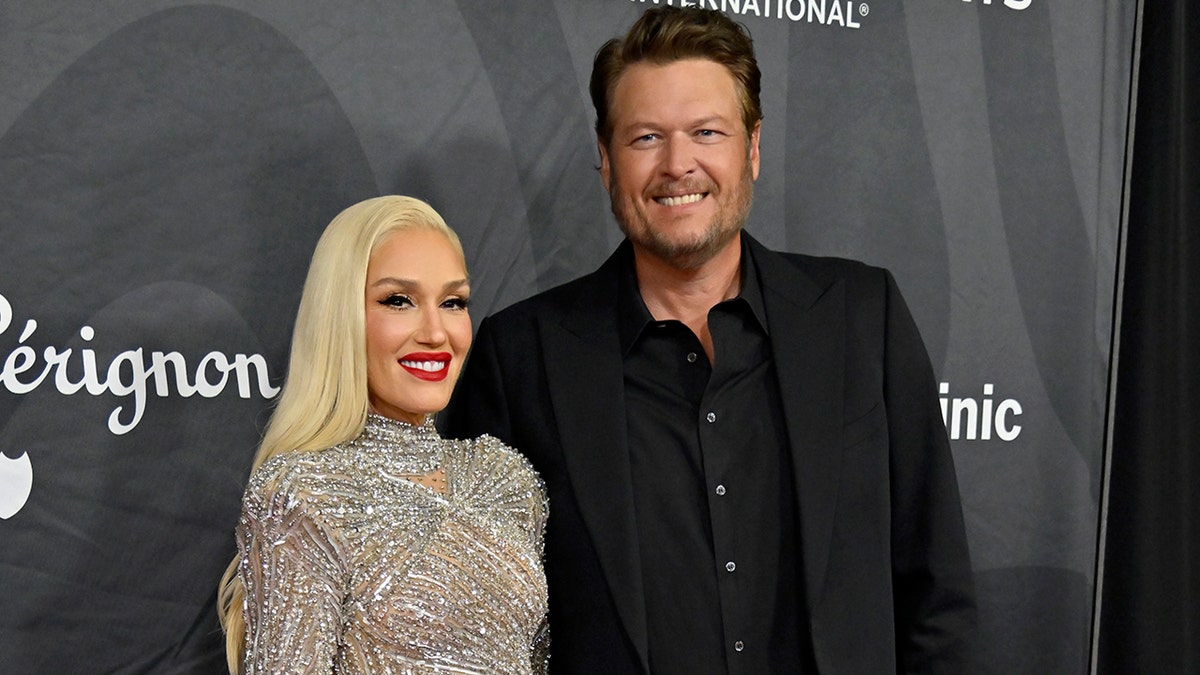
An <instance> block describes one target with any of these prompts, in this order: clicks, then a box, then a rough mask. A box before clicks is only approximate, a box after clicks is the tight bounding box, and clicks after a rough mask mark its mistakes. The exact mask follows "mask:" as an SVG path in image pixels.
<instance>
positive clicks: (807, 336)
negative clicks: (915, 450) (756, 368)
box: [744, 235, 846, 608]
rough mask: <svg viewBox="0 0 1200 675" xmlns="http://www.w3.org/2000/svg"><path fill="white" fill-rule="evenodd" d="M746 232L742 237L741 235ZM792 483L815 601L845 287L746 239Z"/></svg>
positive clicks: (837, 449) (837, 408) (834, 475)
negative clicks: (766, 334)
mask: <svg viewBox="0 0 1200 675" xmlns="http://www.w3.org/2000/svg"><path fill="white" fill-rule="evenodd" d="M744 236H747V237H748V236H749V235H744ZM750 254H751V255H752V256H754V263H755V266H756V267H757V269H758V273H759V281H760V283H761V284H762V288H763V304H764V306H765V309H766V314H767V325H768V328H769V330H770V333H771V344H772V351H773V355H774V358H775V369H776V375H777V377H778V378H779V391H780V396H781V398H782V409H783V415H784V419H785V422H786V426H787V432H788V442H789V445H790V450H791V457H792V471H793V476H794V479H795V486H796V490H795V491H796V500H797V514H798V518H799V523H800V547H801V550H802V552H803V553H802V556H803V563H804V582H805V589H806V593H805V598H806V599H807V602H808V603H809V607H810V608H811V607H813V606H815V605H816V603H817V602H818V601H819V599H820V593H821V581H822V580H823V579H824V578H825V568H826V566H827V564H828V561H829V550H830V546H831V544H832V539H833V521H834V510H835V507H836V502H837V489H838V475H839V472H840V464H841V461H842V458H841V443H840V439H839V435H840V432H841V422H840V421H841V419H842V401H843V400H844V398H843V387H844V377H845V368H844V365H843V363H844V350H845V346H844V344H845V343H844V337H845V335H844V334H845V328H846V325H845V289H844V287H843V286H842V284H841V283H838V282H834V283H830V284H826V285H824V286H822V285H821V284H819V283H817V282H815V281H814V280H813V278H811V277H810V276H808V275H807V274H805V273H804V272H802V271H801V270H800V269H799V268H797V267H796V266H795V265H793V264H792V263H790V262H789V261H788V260H787V259H785V258H784V257H783V256H781V255H779V254H777V253H773V252H771V251H769V250H767V249H766V248H764V247H763V246H762V245H760V244H759V243H758V242H756V241H755V240H754V239H753V238H751V239H750Z"/></svg>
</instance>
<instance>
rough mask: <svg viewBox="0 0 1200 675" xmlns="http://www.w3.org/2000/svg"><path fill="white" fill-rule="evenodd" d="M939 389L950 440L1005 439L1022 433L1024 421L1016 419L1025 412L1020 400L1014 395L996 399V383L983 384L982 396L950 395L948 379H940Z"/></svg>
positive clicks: (1015, 437) (1012, 438) (943, 420)
mask: <svg viewBox="0 0 1200 675" xmlns="http://www.w3.org/2000/svg"><path fill="white" fill-rule="evenodd" d="M938 393H939V394H941V397H940V399H939V400H940V401H941V404H942V423H943V424H945V425H946V430H947V431H948V432H949V433H950V440H952V441H958V440H964V439H965V440H968V441H974V440H976V439H978V440H981V441H990V440H992V437H993V436H995V437H996V438H998V439H1000V440H1002V441H1015V440H1017V436H1020V435H1021V425H1020V424H1017V423H1016V422H1015V419H1016V418H1017V417H1019V416H1020V415H1021V413H1023V412H1024V410H1023V409H1022V408H1021V402H1020V401H1018V400H1017V399H1015V398H1006V399H1004V400H1002V401H999V402H997V401H996V400H995V399H994V398H993V397H994V396H995V393H996V387H995V385H992V384H990V383H989V384H985V385H983V398H982V399H976V398H973V397H958V396H955V397H951V396H950V383H949V382H942V383H940V384H939V385H938Z"/></svg>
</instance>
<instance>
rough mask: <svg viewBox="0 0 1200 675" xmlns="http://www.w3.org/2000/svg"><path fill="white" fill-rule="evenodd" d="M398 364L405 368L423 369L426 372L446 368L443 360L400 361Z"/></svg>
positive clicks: (434, 371)
mask: <svg viewBox="0 0 1200 675" xmlns="http://www.w3.org/2000/svg"><path fill="white" fill-rule="evenodd" d="M400 365H402V366H404V367H405V368H416V369H417V370H424V371H425V372H427V373H436V372H438V371H439V370H445V368H446V362H445V361H401V362H400Z"/></svg>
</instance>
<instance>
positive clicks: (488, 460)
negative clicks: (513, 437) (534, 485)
mask: <svg viewBox="0 0 1200 675" xmlns="http://www.w3.org/2000/svg"><path fill="white" fill-rule="evenodd" d="M446 442H447V443H449V444H450V445H451V447H452V452H453V453H454V454H456V455H458V456H459V457H460V458H461V460H462V461H465V463H466V464H468V465H471V466H479V467H486V468H488V469H490V473H496V472H511V473H513V474H518V475H524V476H527V477H528V478H529V479H531V480H534V481H537V482H538V483H540V482H541V477H540V476H538V473H537V471H535V470H534V468H533V464H531V463H530V461H529V459H528V458H526V457H525V455H523V454H521V452H520V451H518V450H517V449H516V448H514V447H512V446H511V445H508V444H507V443H505V442H504V441H502V440H500V439H499V438H496V437H495V436H491V435H489V434H483V435H482V436H478V437H476V438H468V439H462V440H451V441H446Z"/></svg>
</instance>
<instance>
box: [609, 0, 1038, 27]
mask: <svg viewBox="0 0 1200 675" xmlns="http://www.w3.org/2000/svg"><path fill="white" fill-rule="evenodd" d="M631 1H632V2H638V3H646V2H647V0H631ZM987 1H988V2H991V0H987ZM1019 1H1023V2H1025V3H1026V4H1028V3H1029V0H1006V2H1019ZM649 2H651V3H653V4H655V5H658V4H664V5H678V6H680V7H703V8H705V9H717V10H720V11H722V12H725V13H726V14H734V15H737V16H755V17H759V18H763V19H781V20H786V21H791V22H793V23H800V22H804V23H815V24H820V25H823V26H837V27H839V28H861V27H862V26H861V25H860V24H859V23H858V20H857V18H858V17H859V16H866V15H868V14H870V13H871V8H870V7H869V6H867V3H865V2H864V3H861V4H859V5H858V6H857V8H855V5H854V1H853V0H649Z"/></svg>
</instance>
